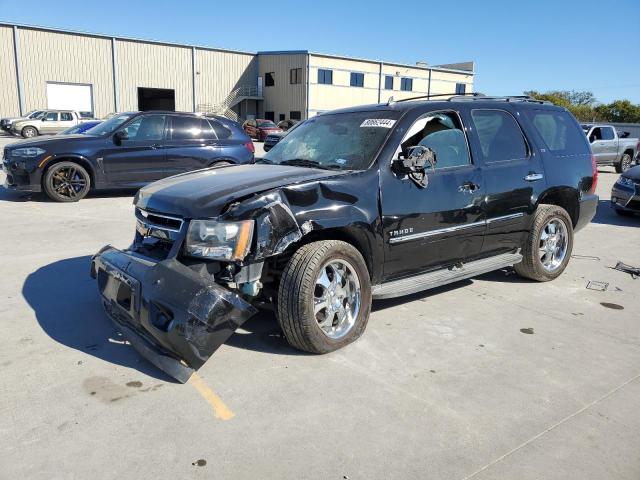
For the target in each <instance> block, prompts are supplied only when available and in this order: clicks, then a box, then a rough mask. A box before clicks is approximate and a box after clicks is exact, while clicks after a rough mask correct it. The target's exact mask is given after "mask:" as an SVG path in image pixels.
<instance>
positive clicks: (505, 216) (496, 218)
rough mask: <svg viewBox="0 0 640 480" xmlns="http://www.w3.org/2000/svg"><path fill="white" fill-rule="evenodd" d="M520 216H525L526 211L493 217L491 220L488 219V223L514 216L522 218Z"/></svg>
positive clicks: (509, 218)
mask: <svg viewBox="0 0 640 480" xmlns="http://www.w3.org/2000/svg"><path fill="white" fill-rule="evenodd" d="M520 217H524V213H523V212H518V213H512V214H511V215H503V216H501V217H493V218H490V219H489V220H487V225H490V224H492V223H494V222H501V221H503V220H511V219H513V218H520Z"/></svg>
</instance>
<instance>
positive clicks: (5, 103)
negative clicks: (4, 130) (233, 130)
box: [0, 26, 20, 117]
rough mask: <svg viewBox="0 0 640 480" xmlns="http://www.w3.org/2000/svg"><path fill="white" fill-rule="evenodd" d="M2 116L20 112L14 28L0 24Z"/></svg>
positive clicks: (13, 115)
mask: <svg viewBox="0 0 640 480" xmlns="http://www.w3.org/2000/svg"><path fill="white" fill-rule="evenodd" d="M0 65H1V67H0V116H7V117H15V116H18V115H19V114H20V100H19V99H18V80H17V77H16V62H15V56H14V54H13V28H11V27H4V26H0Z"/></svg>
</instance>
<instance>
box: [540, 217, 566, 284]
mask: <svg viewBox="0 0 640 480" xmlns="http://www.w3.org/2000/svg"><path fill="white" fill-rule="evenodd" d="M568 244H569V235H568V233H567V226H566V224H565V223H564V222H563V221H562V220H561V219H559V218H554V219H552V220H551V221H549V223H547V224H546V225H545V226H544V228H543V229H542V233H541V234H540V243H539V246H538V253H539V257H540V263H542V267H543V268H544V269H545V270H546V271H547V272H553V271H555V270H557V269H558V268H559V267H560V266H561V265H562V263H563V262H564V259H565V257H566V255H567V247H568Z"/></svg>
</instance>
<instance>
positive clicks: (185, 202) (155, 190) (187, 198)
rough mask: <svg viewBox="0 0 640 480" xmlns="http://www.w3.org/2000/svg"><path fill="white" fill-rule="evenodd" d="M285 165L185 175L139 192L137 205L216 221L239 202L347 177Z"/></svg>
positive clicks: (213, 170)
mask: <svg viewBox="0 0 640 480" xmlns="http://www.w3.org/2000/svg"><path fill="white" fill-rule="evenodd" d="M346 173H347V172H346V171H328V170H320V169H317V168H304V167H292V166H284V165H282V166H281V165H263V164H252V165H237V166H235V165H232V166H228V167H219V168H208V169H204V170H197V171H195V172H189V173H184V174H180V175H175V176H173V177H168V178H165V179H163V180H159V181H157V182H154V183H152V184H150V185H147V186H146V187H143V188H142V189H141V190H139V191H138V193H137V194H136V197H135V199H134V204H135V205H136V206H137V207H139V208H142V209H144V210H148V211H152V212H158V213H167V214H173V215H179V216H181V217H183V218H209V217H216V216H218V215H220V214H221V213H222V212H223V209H224V208H225V206H226V205H228V204H229V203H231V202H233V201H234V200H236V199H239V198H244V197H247V196H249V195H252V194H255V193H260V192H264V191H267V190H271V189H274V188H278V187H282V186H286V185H292V184H296V183H301V182H305V181H310V180H319V179H322V178H328V177H334V176H338V175H344V174H346Z"/></svg>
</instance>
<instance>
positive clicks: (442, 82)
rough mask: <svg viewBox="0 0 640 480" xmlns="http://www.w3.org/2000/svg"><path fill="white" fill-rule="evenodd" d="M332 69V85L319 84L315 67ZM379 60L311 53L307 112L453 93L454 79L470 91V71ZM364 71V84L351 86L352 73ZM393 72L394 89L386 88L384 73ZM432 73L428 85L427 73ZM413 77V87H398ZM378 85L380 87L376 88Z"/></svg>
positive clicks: (311, 113)
mask: <svg viewBox="0 0 640 480" xmlns="http://www.w3.org/2000/svg"><path fill="white" fill-rule="evenodd" d="M321 68H324V69H329V70H332V71H333V85H324V84H318V70H319V69H321ZM380 68H381V65H380V62H375V61H367V60H358V59H343V58H336V57H331V56H326V57H325V56H321V55H311V56H310V68H309V70H310V74H309V77H310V80H311V81H310V84H309V116H313V115H315V114H317V113H319V112H322V111H326V110H333V109H336V108H344V107H349V106H355V105H363V104H369V103H378V102H379V101H381V102H385V101H387V100H388V99H389V98H390V97H392V96H393V98H394V99H395V100H400V99H403V98H410V97H416V96H420V95H427V93H429V92H430V93H431V94H432V95H434V94H438V93H452V94H453V93H455V85H456V83H465V84H466V85H467V86H466V91H467V92H471V91H473V75H472V74H471V72H470V73H469V74H466V73H459V72H450V71H443V70H438V69H435V67H433V68H428V67H413V66H408V65H397V64H388V63H384V62H383V63H382V76H381V75H380ZM352 72H359V73H364V87H352V86H350V81H351V73H352ZM387 75H391V76H393V78H394V79H393V89H392V90H387V89H385V76H387ZM430 75H431V86H429V76H430ZM402 78H410V79H412V80H413V85H412V90H411V91H403V90H401V79H402ZM378 89H380V91H378Z"/></svg>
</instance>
